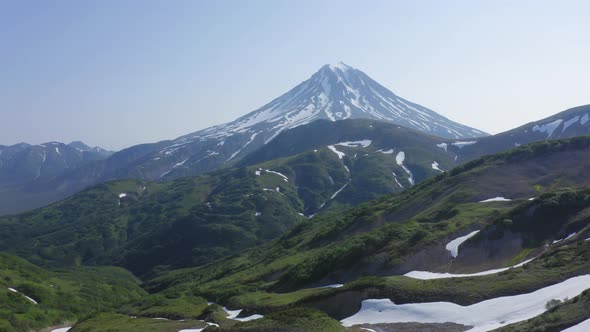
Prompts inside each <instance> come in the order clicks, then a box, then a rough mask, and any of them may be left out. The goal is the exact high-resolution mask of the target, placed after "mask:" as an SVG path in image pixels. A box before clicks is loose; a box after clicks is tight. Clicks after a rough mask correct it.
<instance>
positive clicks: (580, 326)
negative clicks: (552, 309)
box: [561, 319, 590, 332]
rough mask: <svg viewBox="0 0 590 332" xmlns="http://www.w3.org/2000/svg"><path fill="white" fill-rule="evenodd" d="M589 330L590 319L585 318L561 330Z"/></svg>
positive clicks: (580, 331)
mask: <svg viewBox="0 0 590 332" xmlns="http://www.w3.org/2000/svg"><path fill="white" fill-rule="evenodd" d="M588 331H590V319H586V320H585V321H583V322H581V323H579V324H577V325H574V326H572V327H569V328H567V329H565V330H562V331H561V332H588Z"/></svg>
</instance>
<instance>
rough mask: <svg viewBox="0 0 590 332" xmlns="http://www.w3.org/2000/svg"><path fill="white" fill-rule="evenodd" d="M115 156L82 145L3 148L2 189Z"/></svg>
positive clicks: (0, 148)
mask: <svg viewBox="0 0 590 332" xmlns="http://www.w3.org/2000/svg"><path fill="white" fill-rule="evenodd" d="M112 154H113V153H112V152H110V151H107V150H104V149H102V148H99V147H95V148H90V147H88V146H87V145H85V144H84V143H82V142H72V143H70V144H64V143H60V142H48V143H44V144H39V145H30V144H26V143H20V144H16V145H12V146H0V185H14V184H23V183H28V182H30V181H33V180H44V179H49V178H52V177H55V176H58V175H61V174H64V173H66V172H68V171H71V170H73V169H76V168H78V167H81V166H83V165H85V164H88V163H89V162H92V161H95V160H100V159H104V158H107V157H109V156H110V155H112Z"/></svg>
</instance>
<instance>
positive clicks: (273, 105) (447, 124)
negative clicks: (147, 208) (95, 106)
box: [156, 62, 486, 174]
mask: <svg viewBox="0 0 590 332" xmlns="http://www.w3.org/2000/svg"><path fill="white" fill-rule="evenodd" d="M349 118H364V119H375V120H381V121H387V122H392V123H396V124H399V125H402V126H404V127H408V128H413V129H416V130H420V131H423V132H426V133H429V134H432V135H436V136H441V137H446V138H453V139H455V138H469V137H474V136H484V135H486V134H485V133H484V132H481V131H479V130H476V129H473V128H469V127H467V126H464V125H461V124H459V123H456V122H453V121H451V120H449V119H447V118H445V117H443V116H441V115H440V114H437V113H435V112H433V111H431V110H429V109H427V108H425V107H423V106H420V105H418V104H414V103H412V102H410V101H408V100H406V99H403V98H401V97H398V96H397V95H395V94H394V93H393V92H391V91H390V90H388V89H387V88H385V87H384V86H382V85H381V84H379V83H377V82H376V81H374V80H373V79H371V78H370V77H369V76H367V75H366V74H365V73H363V72H362V71H360V70H358V69H356V68H353V67H351V66H349V65H346V64H344V63H343V62H339V63H337V64H332V65H330V64H326V65H324V66H322V67H321V68H320V69H319V70H318V71H317V72H316V73H314V74H313V75H312V76H311V77H310V78H309V79H307V80H306V81H304V82H302V83H300V84H299V85H297V86H296V87H294V88H293V89H291V90H290V91H288V92H286V93H285V94H283V95H281V96H279V97H278V98H276V99H274V100H272V101H271V102H270V103H268V104H266V105H264V106H262V107H261V108H259V109H257V110H255V111H253V112H251V113H248V114H246V115H244V116H242V117H240V118H238V119H237V120H235V121H233V122H230V123H226V124H223V125H218V126H214V127H210V128H207V129H204V130H201V131H198V132H195V133H192V134H189V135H186V136H183V137H180V138H178V139H176V140H175V141H174V142H173V143H172V144H170V145H169V146H168V147H166V148H164V149H163V150H162V151H161V154H162V155H166V156H168V155H170V156H172V155H177V154H178V155H181V156H182V157H178V158H183V159H182V160H185V159H186V157H189V155H188V154H187V153H186V152H187V149H188V146H189V145H190V146H192V147H191V148H190V150H191V151H192V152H191V154H193V153H194V152H195V151H194V149H195V148H196V145H198V146H200V147H199V148H198V150H199V152H198V155H199V157H198V158H197V157H196V156H195V160H196V161H195V162H199V163H210V162H211V159H213V158H215V159H218V161H220V160H222V159H223V158H225V159H223V162H224V163H225V162H230V161H235V160H237V159H240V158H241V157H242V156H244V155H246V154H247V153H249V152H251V151H253V150H255V149H257V148H259V147H260V146H262V145H264V144H266V143H268V142H270V141H271V140H272V139H273V138H275V137H276V136H277V135H278V134H280V133H281V132H283V131H285V130H287V129H291V128H294V127H298V126H301V125H304V124H308V123H310V122H313V121H316V120H319V119H325V120H330V121H337V120H345V119H349ZM193 143H194V144H196V145H194V144H193ZM197 143H198V144H197ZM222 150H223V151H222ZM226 150H227V151H226ZM183 151H185V153H183ZM201 154H202V155H201ZM156 158H161V157H156ZM178 158H174V162H176V163H177V162H179V161H182V160H181V159H178ZM176 159H178V160H176ZM191 159H192V157H191ZM156 160H160V159H156ZM189 164H190V160H189ZM171 165H176V164H175V163H174V164H171ZM184 165H185V164H183V165H182V166H174V167H176V168H179V167H184ZM167 174H168V173H167Z"/></svg>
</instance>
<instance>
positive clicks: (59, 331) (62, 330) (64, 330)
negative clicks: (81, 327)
mask: <svg viewBox="0 0 590 332" xmlns="http://www.w3.org/2000/svg"><path fill="white" fill-rule="evenodd" d="M71 328H72V327H71V326H68V327H60V328H59V329H55V330H51V332H68V331H69V330H70V329H71Z"/></svg>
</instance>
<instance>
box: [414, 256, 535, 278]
mask: <svg viewBox="0 0 590 332" xmlns="http://www.w3.org/2000/svg"><path fill="white" fill-rule="evenodd" d="M533 259H534V258H531V259H529V260H526V261H524V262H522V263H519V264H516V265H513V266H509V267H503V268H499V269H493V270H487V271H481V272H476V273H463V274H453V273H437V272H428V271H411V272H408V273H406V274H404V276H406V277H409V278H413V279H420V280H431V279H444V278H465V277H479V276H486V275H489V274H496V273H500V272H504V271H507V270H510V269H514V268H517V267H521V266H523V265H525V264H527V263H530V262H531V261H532V260H533Z"/></svg>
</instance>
